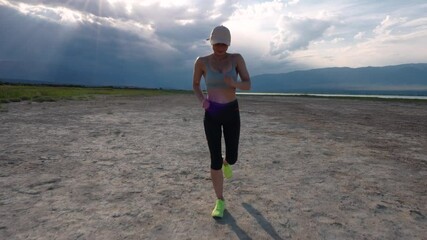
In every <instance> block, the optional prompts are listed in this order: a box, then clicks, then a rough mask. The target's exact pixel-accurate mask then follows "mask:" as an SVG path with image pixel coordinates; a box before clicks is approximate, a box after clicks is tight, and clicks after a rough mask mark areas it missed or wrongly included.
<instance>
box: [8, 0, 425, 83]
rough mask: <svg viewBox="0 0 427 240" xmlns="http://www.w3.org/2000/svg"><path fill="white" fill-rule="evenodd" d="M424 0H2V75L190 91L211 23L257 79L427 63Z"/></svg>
mask: <svg viewBox="0 0 427 240" xmlns="http://www.w3.org/2000/svg"><path fill="white" fill-rule="evenodd" d="M425 12H427V1H425V0H405V1H402V0H384V1H372V0H359V1H356V0H341V1H334V0H324V1H322V0H306V1H304V0H287V1H279V0H274V1H254V0H248V1H237V0H236V1H235V0H216V1H205V0H183V1H176V0H162V1H154V0H138V1H136V0H62V1H57V0H18V1H11V0H0V36H1V37H0V79H1V78H3V79H8V78H9V79H10V78H14V79H29V80H40V81H52V82H64V81H67V82H68V83H75V84H87V85H115V86H136V87H154V88H159V87H160V88H179V89H191V84H192V72H193V66H194V61H195V59H196V58H197V57H198V56H205V55H208V54H210V53H211V52H212V49H211V46H210V45H209V42H208V41H206V38H207V37H209V34H210V32H211V30H212V29H213V28H214V27H215V26H218V25H224V26H226V27H228V28H229V29H230V31H231V34H232V40H231V46H230V47H229V50H228V51H229V52H230V53H240V54H241V55H242V56H243V57H244V59H245V61H246V64H247V67H248V70H249V73H250V74H251V75H252V76H255V75H258V74H264V73H285V72H290V71H295V70H307V69H313V68H323V67H365V66H386V65H397V64H404V63H426V62H427V50H426V47H425V45H426V42H427V15H426V14H425Z"/></svg>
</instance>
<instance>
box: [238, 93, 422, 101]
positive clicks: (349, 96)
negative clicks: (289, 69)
mask: <svg viewBox="0 0 427 240" xmlns="http://www.w3.org/2000/svg"><path fill="white" fill-rule="evenodd" d="M236 94H237V95H241V96H245V95H247V96H287V97H323V98H341V99H359V98H360V99H380V100H381V99H383V100H421V101H427V96H410V95H377V94H372V95H369V94H326V93H325V94H320V93H319V94H317V93H258V92H237V93H236Z"/></svg>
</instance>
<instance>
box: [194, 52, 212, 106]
mask: <svg viewBox="0 0 427 240" xmlns="http://www.w3.org/2000/svg"><path fill="white" fill-rule="evenodd" d="M202 76H203V62H202V60H201V59H200V57H198V58H197V59H196V62H195V63H194V71H193V91H194V94H195V95H196V97H197V99H198V100H199V101H200V103H201V104H202V107H203V108H205V109H206V108H208V107H209V106H208V103H209V102H208V101H207V100H206V97H205V95H204V94H203V92H202V88H201V87H200V80H201V79H202Z"/></svg>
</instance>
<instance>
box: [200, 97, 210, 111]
mask: <svg viewBox="0 0 427 240" xmlns="http://www.w3.org/2000/svg"><path fill="white" fill-rule="evenodd" d="M209 106H210V103H209V100H207V99H206V98H205V99H203V101H202V107H203V108H204V109H205V110H208V109H209Z"/></svg>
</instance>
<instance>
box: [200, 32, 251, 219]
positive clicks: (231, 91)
mask: <svg viewBox="0 0 427 240" xmlns="http://www.w3.org/2000/svg"><path fill="white" fill-rule="evenodd" d="M208 40H210V43H211V45H212V50H213V53H211V54H210V55H207V56H204V57H198V58H197V59H196V61H195V64H194V73H193V90H194V93H195V95H196V96H197V99H198V100H199V101H200V103H201V105H202V107H203V108H204V110H205V116H204V120H203V123H204V128H205V134H206V139H207V143H208V147H209V152H210V158H211V165H210V168H211V171H210V174H211V178H212V185H213V188H214V191H215V195H216V198H217V199H216V201H215V208H214V209H213V211H212V217H214V218H222V217H223V215H224V210H225V200H224V195H223V186H224V177H225V178H227V179H229V178H231V177H232V175H233V173H232V169H231V165H233V164H235V163H236V161H237V156H238V146H239V136H240V113H239V104H238V102H237V98H236V89H240V90H250V88H251V81H250V76H249V73H248V70H247V68H246V64H245V60H244V59H243V57H242V56H241V55H240V54H238V53H228V52H227V50H228V47H229V46H230V42H231V34H230V31H229V29H228V28H226V27H224V26H222V25H221V26H217V27H215V28H214V29H213V30H212V32H211V35H210V37H209V39H208ZM202 76H203V77H204V79H205V82H206V87H207V95H206V96H205V94H204V93H203V92H202V89H201V87H200V80H201V78H202ZM238 76H240V81H238V79H237V78H238ZM222 133H224V142H225V158H223V156H222V150H221V140H222Z"/></svg>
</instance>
